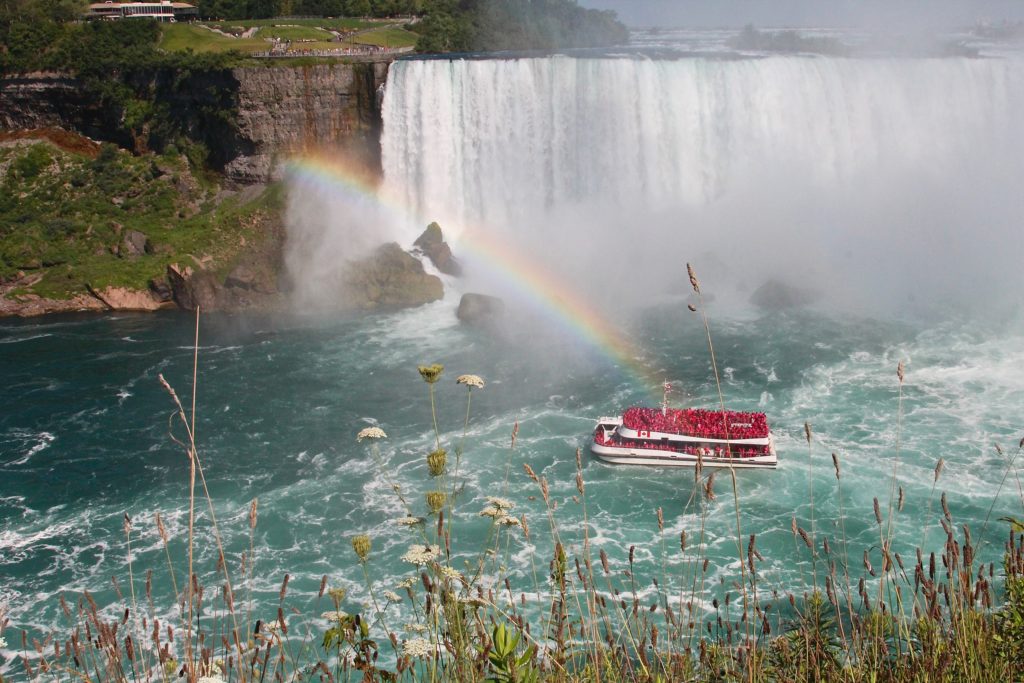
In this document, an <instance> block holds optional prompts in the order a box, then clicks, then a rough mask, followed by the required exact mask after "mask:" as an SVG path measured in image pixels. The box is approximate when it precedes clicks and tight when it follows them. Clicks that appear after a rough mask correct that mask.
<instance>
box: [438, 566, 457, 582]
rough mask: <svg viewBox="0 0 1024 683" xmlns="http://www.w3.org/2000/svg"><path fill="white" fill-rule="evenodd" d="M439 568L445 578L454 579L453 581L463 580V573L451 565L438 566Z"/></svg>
mask: <svg viewBox="0 0 1024 683" xmlns="http://www.w3.org/2000/svg"><path fill="white" fill-rule="evenodd" d="M437 570H438V571H439V572H440V573H441V574H442V575H443V576H444V577H445V578H448V579H452V580H453V581H461V580H462V574H460V573H459V570H458V569H453V568H451V567H438V568H437Z"/></svg>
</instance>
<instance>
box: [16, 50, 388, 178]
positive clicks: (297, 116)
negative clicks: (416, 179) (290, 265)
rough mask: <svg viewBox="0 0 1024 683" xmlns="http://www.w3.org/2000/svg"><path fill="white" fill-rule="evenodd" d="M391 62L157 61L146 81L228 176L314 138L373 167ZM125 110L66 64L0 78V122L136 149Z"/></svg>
mask: <svg viewBox="0 0 1024 683" xmlns="http://www.w3.org/2000/svg"><path fill="white" fill-rule="evenodd" d="M388 64H389V61H387V60H384V61H375V62H360V63H350V64H343V63H337V64H319V65H314V66H281V65H278V64H273V65H268V66H253V67H239V68H235V69H216V70H210V71H203V72H194V73H189V74H184V75H183V74H177V73H174V72H165V71H155V72H153V73H151V74H148V75H146V76H145V77H144V78H147V79H149V80H148V82H147V83H145V84H144V85H145V86H146V88H147V89H149V90H151V91H152V92H154V93H155V97H156V98H157V99H158V100H159V102H160V104H161V105H163V106H166V107H168V108H169V110H170V112H171V116H172V117H173V118H174V120H175V121H177V122H178V124H179V127H180V128H181V129H183V130H186V131H188V134H189V136H190V137H191V138H192V139H194V140H196V141H198V142H202V143H203V144H204V145H205V146H206V147H207V149H208V150H209V152H210V159H209V161H210V162H211V163H212V164H214V165H215V166H218V167H220V168H221V169H222V170H223V171H224V173H225V176H226V177H227V179H228V180H229V181H232V182H234V183H238V184H251V183H264V182H267V181H268V180H271V179H274V178H275V177H277V176H278V175H279V170H280V168H279V162H280V161H283V160H284V159H285V158H286V157H287V156H288V155H289V154H294V153H300V152H302V151H303V150H306V149H312V148H316V149H319V150H322V149H334V150H339V149H340V150H344V151H346V152H348V153H349V154H350V156H354V157H356V158H358V159H359V160H360V161H361V162H362V163H363V164H364V165H366V166H367V167H369V168H370V169H371V170H379V167H380V158H379V157H380V151H379V139H380V130H381V119H380V97H379V95H378V93H379V91H380V88H381V86H382V85H383V84H384V81H385V78H386V76H387V70H388ZM138 78H143V77H141V76H140V77H138ZM136 85H138V84H136ZM219 114H225V115H224V116H221V115H219ZM122 119H123V112H121V111H119V110H116V109H112V108H110V107H105V106H104V105H103V103H102V102H101V101H99V99H98V96H97V95H95V94H94V93H92V92H91V91H90V90H89V89H88V88H87V87H86V86H85V84H84V83H83V82H81V81H79V80H78V79H76V78H73V77H70V76H68V75H66V74H60V73H31V74H25V75H20V76H11V77H6V78H2V79H0V130H19V129H26V128H32V129H38V128H65V129H68V130H72V131H75V132H77V133H81V134H82V135H86V136H88V137H90V138H93V139H95V140H101V141H108V142H114V143H116V144H118V145H120V146H122V147H124V148H127V149H134V150H136V151H141V150H140V146H141V147H142V148H143V149H144V148H145V141H142V140H140V139H139V136H138V135H133V134H131V133H129V132H127V131H125V130H124V128H123V126H122V123H123V121H122Z"/></svg>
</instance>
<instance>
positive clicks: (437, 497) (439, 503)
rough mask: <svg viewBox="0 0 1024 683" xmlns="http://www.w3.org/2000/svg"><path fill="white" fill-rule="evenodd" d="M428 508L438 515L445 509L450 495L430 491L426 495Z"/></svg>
mask: <svg viewBox="0 0 1024 683" xmlns="http://www.w3.org/2000/svg"><path fill="white" fill-rule="evenodd" d="M426 499H427V507H428V508H430V511H431V512H433V513H435V514H436V513H438V512H440V511H441V509H442V508H444V504H445V502H447V500H448V494H447V493H445V492H444V491H428V492H427V495H426Z"/></svg>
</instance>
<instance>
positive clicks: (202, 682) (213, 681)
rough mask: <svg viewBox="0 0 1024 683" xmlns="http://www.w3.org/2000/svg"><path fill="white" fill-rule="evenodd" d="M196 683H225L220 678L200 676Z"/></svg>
mask: <svg viewBox="0 0 1024 683" xmlns="http://www.w3.org/2000/svg"><path fill="white" fill-rule="evenodd" d="M196 683H224V679H223V678H221V677H220V676H200V677H199V679H198V680H196Z"/></svg>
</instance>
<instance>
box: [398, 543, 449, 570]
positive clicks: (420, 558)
mask: <svg viewBox="0 0 1024 683" xmlns="http://www.w3.org/2000/svg"><path fill="white" fill-rule="evenodd" d="M440 554H441V548H440V546H436V545H414V546H413V547H411V548H409V551H408V552H407V553H406V554H405V555H402V561H403V562H408V563H410V564H415V565H424V564H427V563H429V562H431V561H432V560H434V559H435V558H436V557H437V556H438V555H440Z"/></svg>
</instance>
